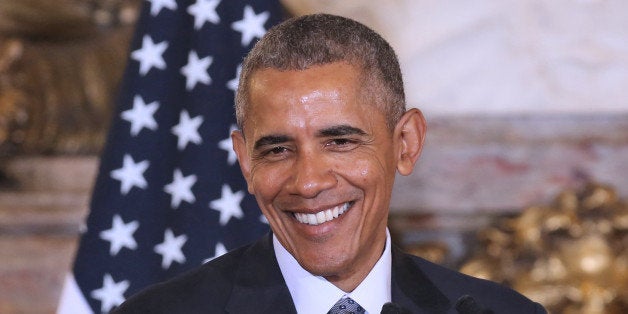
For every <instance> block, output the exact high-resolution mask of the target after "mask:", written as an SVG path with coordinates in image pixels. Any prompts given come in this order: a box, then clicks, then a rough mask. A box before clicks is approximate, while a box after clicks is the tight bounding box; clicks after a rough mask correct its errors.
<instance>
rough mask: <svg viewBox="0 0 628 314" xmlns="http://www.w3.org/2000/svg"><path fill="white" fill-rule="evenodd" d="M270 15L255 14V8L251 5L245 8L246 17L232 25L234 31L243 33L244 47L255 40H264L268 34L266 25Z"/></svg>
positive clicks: (265, 13)
mask: <svg viewBox="0 0 628 314" xmlns="http://www.w3.org/2000/svg"><path fill="white" fill-rule="evenodd" d="M269 16H270V13H268V12H262V13H260V14H257V15H256V14H255V11H253V8H252V7H251V6H250V5H247V6H246V7H244V17H243V18H242V19H241V20H239V21H235V22H233V23H232V24H231V28H232V29H233V30H234V31H238V32H240V33H242V46H244V47H246V46H248V44H249V43H251V40H253V38H255V37H257V38H262V36H264V34H265V33H266V29H265V28H264V23H266V21H267V20H268V17H269Z"/></svg>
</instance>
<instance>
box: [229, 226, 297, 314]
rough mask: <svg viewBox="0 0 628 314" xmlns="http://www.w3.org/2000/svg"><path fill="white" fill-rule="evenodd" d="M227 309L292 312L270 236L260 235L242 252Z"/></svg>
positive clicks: (292, 306)
mask: <svg viewBox="0 0 628 314" xmlns="http://www.w3.org/2000/svg"><path fill="white" fill-rule="evenodd" d="M225 310H226V311H227V312H229V313H295V314H296V310H295V308H294V304H293V302H292V297H291V296H290V291H289V290H288V287H287V286H286V283H285V281H284V279H283V276H282V275H281V270H280V269H279V265H278V264H277V259H276V257H275V254H274V252H273V247H272V237H271V235H270V234H268V235H266V236H264V237H263V238H262V239H260V240H259V241H258V242H257V243H255V244H254V245H253V246H251V247H250V248H249V249H248V250H247V251H246V252H245V253H244V255H243V256H242V260H241V262H240V265H239V267H238V271H237V273H236V279H235V284H234V288H233V291H232V293H231V298H230V299H229V301H228V302H227V306H226V308H225Z"/></svg>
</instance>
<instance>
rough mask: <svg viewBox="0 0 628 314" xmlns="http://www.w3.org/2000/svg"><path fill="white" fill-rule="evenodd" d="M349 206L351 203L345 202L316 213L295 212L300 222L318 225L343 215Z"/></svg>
mask: <svg viewBox="0 0 628 314" xmlns="http://www.w3.org/2000/svg"><path fill="white" fill-rule="evenodd" d="M348 208H349V203H344V204H343V205H338V206H336V207H334V208H330V209H326V210H323V211H320V212H318V213H316V214H305V213H294V216H295V217H296V218H297V220H298V221H299V222H300V223H304V224H309V225H314V226H316V225H320V224H322V223H325V222H328V221H331V220H333V219H334V218H338V216H340V215H342V214H343V213H344V212H345V211H346V210H347V209H348Z"/></svg>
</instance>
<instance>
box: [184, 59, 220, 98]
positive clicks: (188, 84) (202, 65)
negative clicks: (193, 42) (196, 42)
mask: <svg viewBox="0 0 628 314" xmlns="http://www.w3.org/2000/svg"><path fill="white" fill-rule="evenodd" d="M213 60H214V59H213V58H212V57H211V56H207V57H205V58H203V59H199V58H198V55H197V54H196V51H193V50H192V51H190V53H189V54H188V64H186V65H185V66H184V67H182V68H181V74H183V75H184V76H185V89H186V90H192V89H193V88H194V86H196V84H197V83H198V82H201V83H203V84H205V85H209V84H210V83H211V82H212V79H211V77H210V76H209V73H208V72H207V69H209V66H210V65H211V64H212V61H213Z"/></svg>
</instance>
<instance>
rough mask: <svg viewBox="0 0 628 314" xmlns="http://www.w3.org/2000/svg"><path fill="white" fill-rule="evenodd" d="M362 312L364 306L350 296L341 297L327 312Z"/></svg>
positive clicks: (328, 313)
mask: <svg viewBox="0 0 628 314" xmlns="http://www.w3.org/2000/svg"><path fill="white" fill-rule="evenodd" d="M364 312H365V311H364V308H362V307H361V306H360V305H359V304H358V302H355V301H354V300H353V299H351V298H342V299H340V300H338V302H336V304H334V306H333V307H332V308H331V310H329V312H327V314H360V313H364Z"/></svg>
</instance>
